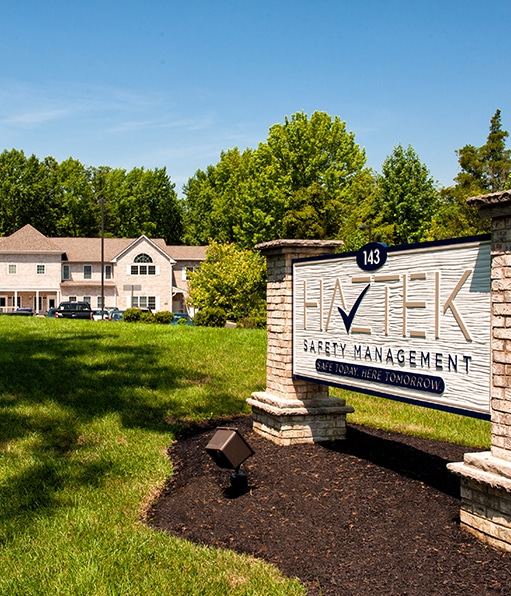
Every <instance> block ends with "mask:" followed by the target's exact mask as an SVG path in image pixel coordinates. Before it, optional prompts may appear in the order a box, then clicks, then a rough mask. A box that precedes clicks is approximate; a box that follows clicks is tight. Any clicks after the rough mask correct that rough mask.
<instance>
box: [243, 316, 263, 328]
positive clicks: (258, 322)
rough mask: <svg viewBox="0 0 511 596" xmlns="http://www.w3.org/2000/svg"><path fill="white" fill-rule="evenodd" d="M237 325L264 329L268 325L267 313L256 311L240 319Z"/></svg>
mask: <svg viewBox="0 0 511 596" xmlns="http://www.w3.org/2000/svg"><path fill="white" fill-rule="evenodd" d="M236 327H241V328H243V329H264V328H265V327H266V315H265V314H257V313H254V314H252V315H248V316H246V317H243V319H240V320H239V321H238V322H237V323H236Z"/></svg>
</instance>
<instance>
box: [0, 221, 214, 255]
mask: <svg viewBox="0 0 511 596" xmlns="http://www.w3.org/2000/svg"><path fill="white" fill-rule="evenodd" d="M144 241H146V242H149V243H150V244H151V245H152V246H154V248H156V249H157V250H158V251H160V252H161V254H163V255H164V256H165V257H166V258H168V259H169V261H170V262H172V263H175V262H176V261H184V260H187V261H194V260H195V261H203V260H204V259H205V258H206V247H205V246H177V245H173V246H168V245H167V244H166V243H165V240H163V238H152V239H151V238H147V237H146V236H140V237H139V238H105V239H104V251H105V255H104V256H105V261H111V262H115V261H116V260H117V259H119V258H120V257H121V256H122V254H123V253H125V252H126V251H127V250H129V249H130V248H132V247H133V246H136V245H137V243H140V242H144ZM0 253H18V254H19V253H26V254H37V253H46V254H48V253H52V254H61V255H63V256H64V259H65V260H67V261H71V262H81V263H83V262H89V263H94V262H97V263H99V262H101V238H48V237H47V236H45V235H44V234H41V232H39V231H38V230H36V229H35V228H34V227H33V226H31V225H30V224H27V225H26V226H23V227H22V228H20V229H19V230H18V231H16V232H14V234H11V235H10V236H5V237H3V238H0Z"/></svg>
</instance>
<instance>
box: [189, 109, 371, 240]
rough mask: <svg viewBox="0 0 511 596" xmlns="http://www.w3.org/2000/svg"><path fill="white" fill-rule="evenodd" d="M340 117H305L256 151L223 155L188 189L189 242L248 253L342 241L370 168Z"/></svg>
mask: <svg viewBox="0 0 511 596" xmlns="http://www.w3.org/2000/svg"><path fill="white" fill-rule="evenodd" d="M365 159H366V158H365V154H364V151H363V150H361V149H360V148H359V147H358V146H357V145H356V143H355V138H354V135H353V133H350V132H347V131H346V124H345V123H344V122H341V120H340V119H339V118H338V117H335V118H332V117H331V116H329V115H328V114H326V113H325V112H314V113H313V114H312V116H311V117H310V118H309V117H308V116H307V115H306V114H304V113H303V112H299V113H297V114H294V115H293V116H291V118H287V117H286V118H285V121H284V124H275V125H274V126H272V127H271V128H270V130H269V134H268V139H267V141H266V143H260V144H259V146H258V148H257V149H256V150H255V151H252V150H250V149H247V150H245V151H244V152H243V153H240V152H239V151H238V149H237V148H235V149H234V150H230V151H228V152H225V153H222V155H221V159H220V162H219V163H218V164H217V165H216V166H210V167H208V169H207V171H206V172H203V171H200V170H199V171H198V172H197V173H196V174H195V176H194V177H193V178H192V179H191V180H189V182H188V184H187V185H186V186H185V189H184V190H185V194H186V200H185V210H186V221H187V233H186V239H187V241H190V240H191V239H193V241H195V242H204V241H206V240H208V239H209V238H213V239H215V240H217V241H219V242H236V243H237V244H239V245H240V246H243V247H245V248H252V247H253V246H254V245H255V244H256V243H258V242H262V241H266V240H273V239H275V238H282V237H295V238H296V237H304V236H305V237H307V238H332V237H337V235H338V233H339V229H340V224H341V214H342V212H343V210H344V202H345V200H347V198H349V197H350V193H351V186H352V184H353V181H354V180H355V179H356V177H357V175H358V174H359V173H360V172H361V171H362V168H363V166H364V164H365Z"/></svg>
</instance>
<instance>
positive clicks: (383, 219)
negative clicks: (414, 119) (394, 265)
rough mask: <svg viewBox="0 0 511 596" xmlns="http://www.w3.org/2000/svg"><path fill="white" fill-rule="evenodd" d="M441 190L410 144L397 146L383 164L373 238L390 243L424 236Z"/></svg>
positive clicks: (377, 193)
mask: <svg viewBox="0 0 511 596" xmlns="http://www.w3.org/2000/svg"><path fill="white" fill-rule="evenodd" d="M438 201H439V197H438V190H437V189H436V187H435V182H434V180H433V178H431V176H430V173H429V170H428V169H427V167H426V166H425V165H424V164H423V163H422V162H421V161H420V159H419V156H418V155H417V153H416V152H415V151H414V149H413V148H412V147H411V146H408V148H407V149H404V148H403V147H402V145H398V146H397V147H394V150H393V151H392V154H391V155H389V156H388V157H387V158H386V159H385V161H384V162H383V166H382V174H381V176H379V178H378V188H377V192H376V195H375V200H374V203H373V206H372V214H371V220H370V221H368V222H366V225H371V227H372V234H373V239H375V240H380V241H382V242H385V243H387V244H389V245H396V244H406V243H412V242H418V241H420V240H421V239H423V237H424V234H425V233H426V230H427V229H428V227H429V224H430V221H431V218H432V217H433V214H434V212H435V209H436V208H437V207H438Z"/></svg>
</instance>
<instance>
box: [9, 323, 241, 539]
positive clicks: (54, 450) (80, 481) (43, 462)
mask: <svg viewBox="0 0 511 596" xmlns="http://www.w3.org/2000/svg"><path fill="white" fill-rule="evenodd" d="M78 329H79V331H78V332H76V333H74V332H73V328H72V327H69V328H68V330H66V329H65V328H63V327H61V328H60V329H59V333H58V337H57V338H55V337H53V336H52V334H47V335H45V334H44V330H43V329H41V330H36V331H35V332H34V329H28V331H30V332H28V333H27V334H26V335H23V334H18V335H16V336H10V335H7V336H6V337H4V338H3V345H2V352H1V353H0V371H1V372H0V464H1V460H2V459H4V458H3V456H5V459H4V462H5V463H6V465H9V462H8V461H7V459H8V458H9V456H10V446H11V444H12V445H14V444H15V442H17V441H23V440H28V441H29V443H30V446H25V449H26V450H30V457H28V458H23V460H20V461H22V463H23V469H21V467H20V469H19V471H16V470H15V468H14V470H13V461H14V460H11V462H10V465H11V469H10V470H9V473H8V474H7V476H6V478H5V479H4V481H3V482H0V506H1V508H2V516H3V518H4V519H7V518H15V517H17V516H20V515H21V516H22V515H25V514H30V512H34V511H37V512H38V513H39V514H40V513H42V512H44V513H45V514H48V515H51V513H52V511H53V509H54V508H55V507H58V506H59V504H60V502H61V499H59V498H57V496H56V495H57V494H58V493H59V492H61V491H62V490H65V489H66V483H67V482H73V484H74V485H83V486H94V485H100V484H101V483H102V482H103V481H104V479H106V478H107V477H109V476H111V475H114V476H116V475H122V470H121V469H120V468H121V466H119V469H116V463H115V462H112V461H111V462H109V461H108V458H107V457H105V458H104V459H100V461H98V460H96V461H94V460H91V461H86V459H85V458H81V459H80V461H78V460H75V461H74V463H72V462H71V459H70V457H69V455H70V454H72V453H73V452H76V450H79V449H80V448H81V445H80V438H81V434H82V432H83V428H84V427H86V425H87V424H89V423H91V422H93V421H95V420H98V419H101V418H102V417H105V416H108V415H109V414H115V415H116V416H118V417H119V421H120V424H121V426H122V427H124V428H126V429H143V430H148V431H155V432H169V433H171V432H172V427H171V426H169V423H168V420H169V413H170V415H171V416H170V417H171V418H172V415H173V419H174V420H176V421H177V422H179V418H180V416H181V415H182V414H183V404H182V403H181V402H180V401H179V400H178V399H176V400H174V399H173V393H174V392H176V391H178V390H180V389H182V388H183V387H184V386H186V385H187V384H189V383H190V380H192V381H193V380H196V381H197V383H199V384H200V383H202V384H203V385H204V388H203V389H204V390H203V403H202V404H199V405H198V406H197V408H198V412H200V413H202V412H201V410H199V409H206V411H211V412H214V411H215V408H218V403H221V407H222V408H225V409H227V411H228V410H229V408H232V411H237V410H239V406H240V400H239V397H238V398H237V397H236V395H234V394H229V393H228V392H225V391H224V392H223V393H222V395H221V399H219V395H218V386H210V385H209V384H208V383H209V380H210V379H211V376H210V375H211V371H209V370H205V366H206V365H205V364H203V365H200V364H198V363H197V362H196V361H194V359H192V358H188V359H185V361H183V359H181V360H180V361H179V363H176V360H177V359H173V358H172V353H171V351H169V354H168V358H165V359H164V360H163V361H162V357H161V347H160V346H157V345H151V344H150V343H149V342H148V343H147V344H144V345H139V344H138V343H131V344H129V345H122V344H120V343H116V340H117V339H118V337H119V336H118V335H117V334H116V333H115V332H114V331H113V332H112V333H109V332H108V331H105V329H102V330H101V332H95V331H93V330H90V331H89V330H86V329H85V330H84V326H81V327H78ZM112 346H114V347H112ZM197 349H198V347H197ZM84 353H88V354H91V353H93V354H94V356H95V357H94V358H90V359H89V362H90V364H88V365H84V364H83V358H84ZM204 379H206V380H207V381H208V382H206V381H204ZM186 405H187V406H188V405H189V407H188V408H187V409H186V415H188V416H190V415H192V416H193V414H194V410H193V408H194V406H193V404H186ZM176 414H177V415H176ZM11 455H12V454H11ZM31 459H32V462H31V461H30V460H31ZM66 474H70V475H71V476H72V478H71V477H70V476H66ZM0 536H1V533H0Z"/></svg>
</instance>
